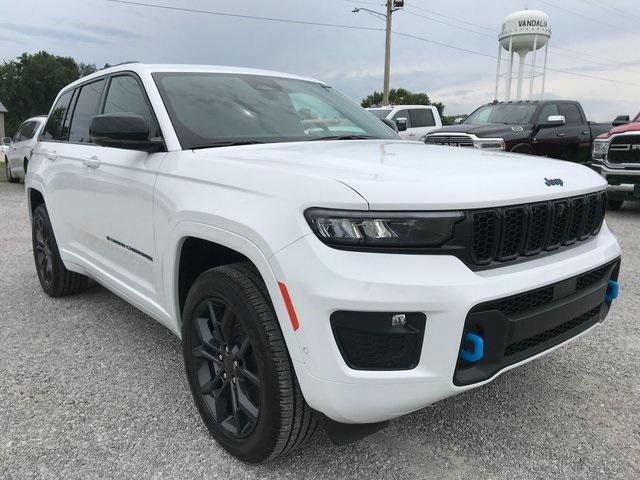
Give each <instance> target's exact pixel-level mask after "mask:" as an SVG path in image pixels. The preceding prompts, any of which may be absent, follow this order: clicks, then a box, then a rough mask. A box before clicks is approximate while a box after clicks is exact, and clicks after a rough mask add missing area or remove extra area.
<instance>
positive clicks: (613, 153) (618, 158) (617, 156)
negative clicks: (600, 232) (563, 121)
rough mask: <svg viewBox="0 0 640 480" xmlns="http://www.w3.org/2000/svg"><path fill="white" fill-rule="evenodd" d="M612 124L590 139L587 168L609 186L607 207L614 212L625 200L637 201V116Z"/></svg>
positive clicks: (639, 193) (639, 127) (639, 133)
mask: <svg viewBox="0 0 640 480" xmlns="http://www.w3.org/2000/svg"><path fill="white" fill-rule="evenodd" d="M613 125H614V127H613V128H612V129H611V130H609V131H608V132H607V133H603V134H602V135H599V136H598V137H596V139H595V140H594V142H593V146H592V149H591V163H590V166H591V168H592V169H594V170H595V171H596V172H598V173H599V174H600V175H602V176H603V177H604V178H605V179H606V180H607V182H608V183H609V202H608V203H609V208H610V209H611V210H617V209H619V208H620V207H622V204H623V203H624V202H625V201H626V200H635V201H640V113H639V114H638V115H636V117H635V118H634V119H633V120H631V121H630V120H629V117H628V116H619V117H617V118H616V119H615V120H614V122H613Z"/></svg>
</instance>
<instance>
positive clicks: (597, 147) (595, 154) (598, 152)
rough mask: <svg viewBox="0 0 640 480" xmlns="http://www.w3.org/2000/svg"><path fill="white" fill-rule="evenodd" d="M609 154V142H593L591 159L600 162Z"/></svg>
mask: <svg viewBox="0 0 640 480" xmlns="http://www.w3.org/2000/svg"><path fill="white" fill-rule="evenodd" d="M607 153H609V142H606V141H603V140H595V141H594V142H593V148H592V150H591V157H592V158H594V159H596V160H600V159H603V158H604V157H606V156H607Z"/></svg>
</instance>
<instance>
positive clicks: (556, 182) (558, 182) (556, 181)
mask: <svg viewBox="0 0 640 480" xmlns="http://www.w3.org/2000/svg"><path fill="white" fill-rule="evenodd" d="M544 184H545V185H546V186H547V187H553V186H554V185H559V186H561V187H562V186H564V182H563V181H562V179H561V178H545V179H544Z"/></svg>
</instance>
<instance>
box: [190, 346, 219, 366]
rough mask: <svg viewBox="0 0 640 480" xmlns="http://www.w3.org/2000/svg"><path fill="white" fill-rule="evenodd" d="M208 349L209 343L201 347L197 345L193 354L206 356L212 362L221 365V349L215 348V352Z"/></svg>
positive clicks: (201, 356)
mask: <svg viewBox="0 0 640 480" xmlns="http://www.w3.org/2000/svg"><path fill="white" fill-rule="evenodd" d="M208 350H209V346H208V345H200V346H199V347H196V348H194V349H193V356H194V357H196V358H204V359H205V360H208V361H210V362H211V363H214V364H216V365H217V366H218V367H221V366H222V362H221V361H220V359H219V358H218V356H217V353H218V352H219V350H218V349H215V350H214V352H213V353H212V352H210V351H208Z"/></svg>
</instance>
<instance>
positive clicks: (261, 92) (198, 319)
mask: <svg viewBox="0 0 640 480" xmlns="http://www.w3.org/2000/svg"><path fill="white" fill-rule="evenodd" d="M605 187H606V184H605V182H604V180H603V179H602V178H601V177H600V176H598V175H597V174H595V173H594V172H592V171H591V170H589V169H588V168H585V167H582V166H579V165H576V164H572V163H568V162H559V161H554V160H547V159H539V158H535V159H530V158H527V157H523V156H520V155H510V154H504V153H494V152H482V151H476V150H471V149H470V150H465V149H458V148H447V147H445V148H442V147H431V146H428V145H424V144H419V143H409V142H404V141H402V140H401V139H400V138H399V137H398V136H397V134H396V133H395V132H393V131H392V130H391V129H390V128H388V127H387V126H386V125H384V124H383V123H382V122H380V121H379V120H378V119H376V118H375V117H374V116H372V115H371V114H369V113H368V112H366V111H365V110H364V109H362V108H360V107H359V106H358V105H356V104H355V103H353V102H351V101H350V100H347V99H346V98H345V97H343V96H342V95H341V94H339V93H338V92H336V91H335V90H334V89H332V88H331V87H330V86H328V85H326V84H324V83H322V82H320V81H317V80H312V79H307V78H300V77H295V76H291V75H285V74H280V73H273V72H266V71H256V70H246V69H237V68H227V67H208V66H180V65H142V64H135V63H132V64H127V65H121V66H117V67H113V68H109V69H106V70H102V71H99V72H97V73H95V74H92V75H90V76H88V77H84V78H82V79H81V80H78V81H77V82H75V83H73V84H71V85H69V86H67V87H65V88H64V89H63V90H62V91H61V92H60V94H59V95H58V97H57V98H56V100H55V103H54V106H53V108H52V110H51V112H50V114H49V119H48V121H47V124H46V127H45V129H44V131H43V133H42V134H41V137H40V141H39V143H38V144H37V146H36V148H35V151H34V153H33V156H32V159H31V164H30V168H29V170H28V174H27V195H28V199H29V206H30V211H31V215H32V225H33V251H34V256H35V264H36V269H37V273H38V277H39V279H40V283H41V285H42V288H43V289H44V291H45V292H46V293H47V294H49V295H51V296H60V295H67V294H72V293H76V292H79V291H81V290H82V289H83V288H84V287H85V286H86V285H87V278H88V277H90V278H93V279H94V280H96V281H97V282H99V283H101V284H102V285H104V286H105V287H107V288H109V289H110V290H112V291H113V292H115V293H116V294H117V295H119V296H121V297H122V298H124V299H125V300H127V301H128V302H130V303H132V304H133V305H135V306H136V307H138V308H139V309H140V310H142V311H143V312H144V313H146V314H148V315H149V316H151V317H153V318H154V319H156V320H157V321H159V322H161V323H162V324H164V325H165V326H166V327H167V328H169V329H170V330H171V331H172V332H173V333H175V334H176V335H178V336H179V337H181V338H182V341H183V345H184V361H185V366H186V375H187V377H188V380H189V383H190V386H191V389H192V392H193V397H194V400H195V403H196V405H197V407H198V410H199V412H200V414H201V416H202V419H203V421H204V423H205V424H206V426H207V427H208V428H209V430H210V431H211V433H212V435H213V436H214V437H215V439H216V440H217V441H218V442H220V443H221V444H222V446H223V447H224V448H226V449H227V450H228V451H229V452H231V453H232V454H233V455H235V456H237V457H239V458H241V459H243V460H245V461H248V462H260V461H265V460H268V459H271V458H274V457H276V456H278V455H280V454H283V453H286V452H288V451H289V450H291V449H292V448H294V447H296V446H298V445H300V444H301V443H303V442H304V441H305V440H306V439H307V438H309V437H310V436H311V435H312V434H313V431H314V429H315V427H316V425H317V424H318V423H319V422H320V423H321V424H322V425H323V426H324V427H325V428H326V429H327V432H328V434H329V436H330V438H331V439H332V440H333V441H335V442H337V443H344V442H347V441H351V440H354V439H357V438H360V437H362V436H364V435H366V434H369V433H372V432H374V431H376V430H378V429H379V428H380V427H381V426H383V425H384V424H385V422H386V421H387V420H389V419H392V418H394V417H398V416H400V415H403V414H406V413H408V412H411V411H414V410H417V409H420V408H423V407H424V406H426V405H429V404H431V403H433V402H436V401H438V400H441V399H443V398H446V397H449V396H451V395H455V394H457V393H460V392H463V391H465V390H468V389H471V388H474V387H477V386H479V385H482V384H484V383H487V382H489V381H491V380H492V379H493V378H495V377H496V376H497V375H499V374H500V373H502V372H504V371H505V370H508V369H511V368H513V367H515V366H517V365H520V364H522V363H524V362H526V361H529V360H531V359H533V358H535V357H537V356H540V355H542V354H543V353H546V352H548V351H550V350H552V349H554V348H556V347H557V346H559V345H561V344H563V343H565V342H566V341H568V340H570V339H571V338H573V337H576V336H578V335H580V334H582V333H584V332H586V331H588V330H590V329H591V328H592V327H595V326H596V325H597V324H599V323H600V322H602V321H603V320H604V318H605V317H606V315H607V312H608V311H609V307H610V304H611V302H612V300H613V299H614V298H615V297H616V295H617V290H618V284H617V281H616V280H617V275H618V270H619V257H620V249H619V247H618V243H617V242H616V239H615V238H614V236H613V235H612V233H611V232H610V231H609V229H608V228H607V226H606V224H605V223H603V218H604V214H605V205H606V192H605ZM78 341H82V339H78Z"/></svg>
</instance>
